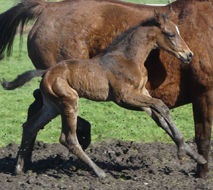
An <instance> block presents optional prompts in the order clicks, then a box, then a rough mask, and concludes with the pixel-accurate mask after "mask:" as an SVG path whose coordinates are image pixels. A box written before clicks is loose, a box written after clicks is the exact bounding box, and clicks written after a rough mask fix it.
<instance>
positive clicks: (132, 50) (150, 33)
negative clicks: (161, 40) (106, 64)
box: [121, 26, 157, 65]
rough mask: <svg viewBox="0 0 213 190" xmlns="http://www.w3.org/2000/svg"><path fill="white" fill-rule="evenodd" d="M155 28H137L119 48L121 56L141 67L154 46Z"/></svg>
mask: <svg viewBox="0 0 213 190" xmlns="http://www.w3.org/2000/svg"><path fill="white" fill-rule="evenodd" d="M156 32H157V27H154V26H151V27H142V26H139V27H138V28H137V29H136V30H135V31H133V32H132V33H131V34H130V35H129V36H128V37H127V38H126V39H125V40H124V41H123V44H122V46H123V47H122V46H121V51H123V55H124V56H125V57H126V58H127V59H129V60H132V61H134V62H136V63H137V64H140V65H143V64H144V62H145V61H146V58H147V57H148V55H149V53H150V52H151V50H152V49H154V47H155V44H156V40H155V38H156Z"/></svg>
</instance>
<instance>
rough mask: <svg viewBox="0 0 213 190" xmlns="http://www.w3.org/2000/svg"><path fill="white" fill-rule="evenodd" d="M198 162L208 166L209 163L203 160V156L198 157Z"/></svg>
mask: <svg viewBox="0 0 213 190" xmlns="http://www.w3.org/2000/svg"><path fill="white" fill-rule="evenodd" d="M196 162H197V163H198V164H206V163H207V161H206V159H205V158H203V156H201V155H198V157H197V160H196Z"/></svg>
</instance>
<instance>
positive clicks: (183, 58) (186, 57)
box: [179, 52, 194, 64]
mask: <svg viewBox="0 0 213 190" xmlns="http://www.w3.org/2000/svg"><path fill="white" fill-rule="evenodd" d="M179 55H180V60H181V61H182V62H183V63H186V64H189V63H190V62H191V60H192V58H193V57H194V54H193V53H192V52H189V54H187V55H186V54H179Z"/></svg>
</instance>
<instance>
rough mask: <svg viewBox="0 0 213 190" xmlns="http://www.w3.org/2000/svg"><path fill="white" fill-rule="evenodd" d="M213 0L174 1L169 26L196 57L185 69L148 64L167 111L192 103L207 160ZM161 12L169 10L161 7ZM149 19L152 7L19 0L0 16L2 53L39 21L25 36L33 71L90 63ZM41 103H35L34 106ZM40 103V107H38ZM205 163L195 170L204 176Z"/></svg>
mask: <svg viewBox="0 0 213 190" xmlns="http://www.w3.org/2000/svg"><path fill="white" fill-rule="evenodd" d="M212 4H213V2H212V0H210V1H209V0H177V1H175V2H173V3H172V4H171V5H172V8H173V11H174V14H173V16H172V18H171V20H172V21H174V22H175V23H178V27H179V29H180V32H181V34H182V36H183V38H184V40H185V41H186V42H187V44H188V45H189V46H190V48H191V49H192V51H193V52H194V54H195V56H194V59H193V61H192V64H190V65H188V66H185V65H183V64H181V63H180V61H179V60H177V59H174V58H172V57H171V56H170V55H168V53H165V52H163V51H159V50H154V51H153V52H151V54H150V56H149V57H148V59H147V61H146V64H145V65H146V67H147V69H148V74H149V81H148V83H147V86H146V87H147V89H148V90H149V93H150V94H151V95H152V96H153V97H156V98H159V99H161V100H162V101H163V102H164V103H165V104H166V105H167V106H169V107H170V108H174V107H178V106H181V105H184V104H187V103H190V102H192V105H193V113H194V122H195V139H196V143H197V146H198V152H199V153H200V154H201V155H203V156H204V158H205V159H207V160H208V155H209V150H210V139H211V125H212V116H213V109H212V108H213V86H212V85H213V67H212V60H213V54H212V44H213V39H212V30H213V28H212V26H213V20H212V18H213V11H212V10H213V5H212ZM158 9H159V10H160V11H163V12H165V11H166V10H167V9H168V7H167V6H165V7H159V8H158ZM151 15H153V7H150V6H145V5H139V4H132V3H126V2H122V1H116V0H77V1H76V0H66V1H63V2H58V3H52V2H44V1H43V0H25V1H24V0H23V1H22V3H20V4H18V5H17V6H14V7H13V8H11V9H10V10H8V11H6V12H5V13H3V14H1V15H0V52H3V51H4V50H6V49H7V50H8V55H9V54H10V50H11V45H12V42H13V38H14V36H15V33H16V29H17V26H18V25H19V23H22V26H24V24H25V22H26V21H28V20H30V19H32V18H36V17H37V18H38V19H37V21H36V23H35V24H34V25H33V27H32V30H31V32H30V33H29V36H28V52H29V56H30V58H31V60H32V62H33V64H34V65H35V67H36V68H37V69H46V68H49V67H50V66H52V65H54V64H56V63H57V62H59V61H61V60H64V59H74V58H79V59H88V58H91V57H93V56H95V55H96V54H97V53H99V52H100V51H101V50H103V49H104V48H105V47H106V46H108V44H109V43H111V42H112V40H113V39H114V38H115V36H117V35H118V34H120V33H122V32H123V31H125V30H127V29H128V28H130V27H131V26H133V25H136V24H138V23H139V22H141V21H144V20H146V19H147V18H149V17H151ZM39 103H40V102H39V101H38V102H37V103H36V105H38V104H39ZM40 104H42V102H41V103H40ZM207 173H208V164H205V165H199V164H198V165H197V174H198V176H200V177H204V176H205V175H206V174H207Z"/></svg>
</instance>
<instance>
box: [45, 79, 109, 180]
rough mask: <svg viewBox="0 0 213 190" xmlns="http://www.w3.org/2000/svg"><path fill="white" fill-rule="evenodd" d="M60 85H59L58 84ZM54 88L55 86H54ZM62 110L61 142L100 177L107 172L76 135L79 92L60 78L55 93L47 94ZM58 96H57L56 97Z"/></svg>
mask: <svg viewBox="0 0 213 190" xmlns="http://www.w3.org/2000/svg"><path fill="white" fill-rule="evenodd" d="M57 85H58V86H57ZM52 88H53V87H52ZM56 89H59V90H58V91H57V90H56ZM46 95H47V97H50V99H51V101H52V102H53V103H54V105H55V106H56V107H57V108H58V110H59V111H60V114H61V117H62V131H61V136H60V143H61V144H63V145H64V146H65V147H67V148H68V149H69V150H70V151H71V152H72V153H73V154H75V155H76V156H78V157H79V158H80V159H81V160H83V161H84V162H85V163H86V164H88V165H89V166H90V167H91V168H92V169H93V170H94V172H95V173H96V175H97V176H99V177H105V176H106V174H105V173H104V171H103V170H101V169H100V168H99V167H98V166H97V165H96V164H95V163H94V162H93V161H92V160H91V159H90V158H89V157H88V156H87V155H86V153H85V152H84V151H83V149H82V147H81V146H80V144H79V142H78V139H77V135H76V124H77V114H78V94H77V92H76V91H75V90H73V89H72V88H71V87H70V86H69V85H68V84H67V82H66V81H63V80H60V79H58V80H57V82H56V83H55V86H54V95H53V96H52V95H51V92H50V93H48V94H46ZM56 96H57V97H56Z"/></svg>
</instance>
